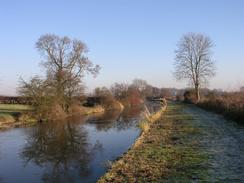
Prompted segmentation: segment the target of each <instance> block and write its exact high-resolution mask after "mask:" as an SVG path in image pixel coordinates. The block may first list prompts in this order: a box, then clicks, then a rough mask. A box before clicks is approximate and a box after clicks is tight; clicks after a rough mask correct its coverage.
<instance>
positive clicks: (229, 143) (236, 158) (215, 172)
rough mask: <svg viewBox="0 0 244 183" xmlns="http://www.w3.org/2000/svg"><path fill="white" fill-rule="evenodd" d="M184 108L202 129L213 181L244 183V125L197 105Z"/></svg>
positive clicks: (203, 145) (202, 140) (203, 144)
mask: <svg viewBox="0 0 244 183" xmlns="http://www.w3.org/2000/svg"><path fill="white" fill-rule="evenodd" d="M183 111H184V112H185V113H186V114H190V115H192V116H193V118H194V121H193V123H194V125H196V126H198V127H199V128H201V129H202V130H201V131H202V132H203V134H202V135H201V140H200V143H201V145H202V147H203V148H204V150H206V152H207V153H208V154H209V155H210V159H209V174H210V181H211V182H231V183H232V182H233V183H236V182H244V127H241V126H238V125H237V124H236V123H234V122H232V121H227V120H225V119H224V118H223V117H221V116H219V115H216V114H213V113H210V112H206V111H204V110H202V109H199V108H197V107H194V106H187V107H184V110H183Z"/></svg>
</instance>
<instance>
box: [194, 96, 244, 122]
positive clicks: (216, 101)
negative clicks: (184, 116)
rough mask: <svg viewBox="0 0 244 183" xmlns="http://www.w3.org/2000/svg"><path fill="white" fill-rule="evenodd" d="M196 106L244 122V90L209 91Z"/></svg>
mask: <svg viewBox="0 0 244 183" xmlns="http://www.w3.org/2000/svg"><path fill="white" fill-rule="evenodd" d="M198 106H200V107H202V108H204V109H206V110H209V111H213V112H216V113H218V114H221V115H224V116H225V117H226V118H228V119H231V120H234V121H236V122H238V123H240V124H244V92H229V93H224V94H221V95H220V94H215V93H211V94H209V95H207V96H206V97H205V98H204V99H203V100H202V101H201V102H200V103H198Z"/></svg>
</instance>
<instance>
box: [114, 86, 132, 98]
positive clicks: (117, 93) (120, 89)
mask: <svg viewBox="0 0 244 183" xmlns="http://www.w3.org/2000/svg"><path fill="white" fill-rule="evenodd" d="M128 87H129V86H128V85H127V84H124V83H114V84H113V85H112V86H111V88H110V91H111V93H112V95H113V96H114V97H115V98H116V99H118V100H122V99H124V98H126V97H127V95H128Z"/></svg>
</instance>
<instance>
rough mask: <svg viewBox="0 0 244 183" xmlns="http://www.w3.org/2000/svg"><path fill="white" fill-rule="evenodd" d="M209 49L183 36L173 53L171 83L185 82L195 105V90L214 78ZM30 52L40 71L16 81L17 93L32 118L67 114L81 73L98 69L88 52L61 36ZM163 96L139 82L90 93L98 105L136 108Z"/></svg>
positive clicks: (193, 36) (197, 37) (80, 86)
mask: <svg viewBox="0 0 244 183" xmlns="http://www.w3.org/2000/svg"><path fill="white" fill-rule="evenodd" d="M212 47H213V43H212V41H211V39H210V38H209V37H208V36H205V35H203V34H199V33H188V34H185V35H183V37H182V38H181V40H180V41H179V43H178V45H177V49H176V51H175V54H176V57H175V72H174V75H175V77H176V79H177V80H182V79H187V80H188V81H189V83H190V84H191V86H193V87H194V88H195V94H196V99H197V102H198V101H199V100H200V88H201V87H202V86H204V84H206V83H207V82H208V80H209V78H211V77H213V76H214V75H215V64H214V61H213V60H212V50H211V49H212ZM36 49H37V51H38V52H39V54H40V56H41V58H42V62H41V64H40V65H41V67H42V68H43V69H44V71H45V72H44V73H43V75H36V76H33V77H32V78H30V80H28V81H26V80H24V79H22V78H21V79H20V86H19V89H18V92H19V94H20V95H21V96H23V97H25V98H30V99H31V101H32V102H31V104H32V105H33V107H34V108H35V111H36V114H37V115H38V118H53V117H55V116H59V117H60V116H63V117H65V116H66V115H70V114H71V113H72V108H73V107H77V105H79V103H77V100H75V97H79V96H82V95H83V91H84V83H83V80H82V78H83V77H84V76H85V75H86V74H91V75H93V76H94V77H96V76H97V74H98V73H99V70H100V66H99V65H94V64H93V63H92V62H91V61H90V60H89V58H88V57H87V51H88V49H87V46H86V45H85V44H84V43H83V42H81V41H80V40H77V39H73V40H72V39H70V38H68V37H66V36H65V37H60V36H57V35H53V34H46V35H43V36H41V37H40V38H39V39H38V41H37V42H36ZM169 93H170V92H169V91H167V90H161V89H158V88H156V87H152V86H150V85H149V84H148V83H147V82H146V81H145V80H141V79H135V80H134V81H133V83H132V84H131V85H128V84H124V83H115V84H114V85H113V86H111V88H110V89H108V88H106V87H101V88H96V89H95V91H94V94H95V95H96V96H97V97H99V98H100V99H101V100H102V102H103V103H104V104H106V103H107V104H109V103H110V104H111V103H112V102H114V101H115V100H118V101H121V102H122V103H124V104H125V105H136V104H140V103H142V101H143V99H145V98H146V97H148V96H167V95H169ZM171 94H172V91H171Z"/></svg>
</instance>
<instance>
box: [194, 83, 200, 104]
mask: <svg viewBox="0 0 244 183" xmlns="http://www.w3.org/2000/svg"><path fill="white" fill-rule="evenodd" d="M195 93H196V103H198V102H199V101H200V91H199V85H197V84H196V85H195Z"/></svg>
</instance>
